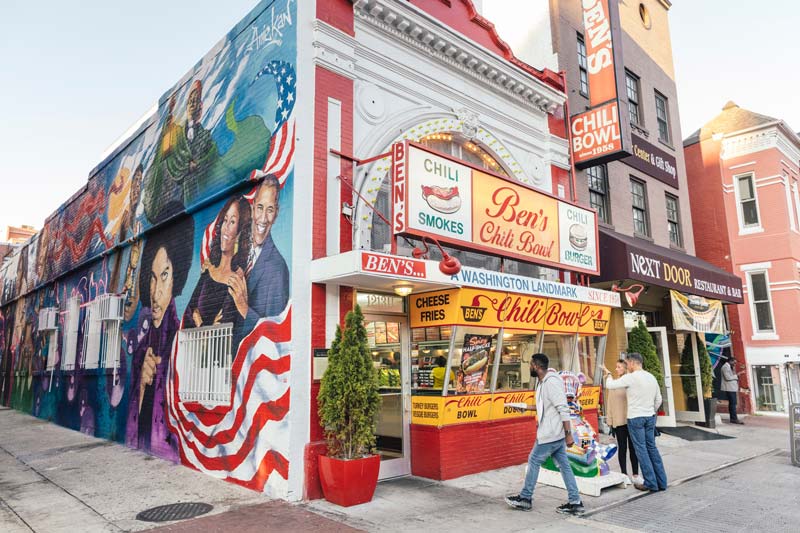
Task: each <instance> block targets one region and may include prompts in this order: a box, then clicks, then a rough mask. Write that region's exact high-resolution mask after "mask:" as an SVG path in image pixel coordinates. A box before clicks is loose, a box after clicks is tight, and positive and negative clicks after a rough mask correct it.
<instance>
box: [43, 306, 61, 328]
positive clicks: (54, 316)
mask: <svg viewBox="0 0 800 533" xmlns="http://www.w3.org/2000/svg"><path fill="white" fill-rule="evenodd" d="M56 329H58V308H57V307H45V308H44V309H39V331H52V330H56Z"/></svg>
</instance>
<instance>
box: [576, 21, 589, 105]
mask: <svg viewBox="0 0 800 533" xmlns="http://www.w3.org/2000/svg"><path fill="white" fill-rule="evenodd" d="M588 68H589V67H588V63H587V62H586V41H584V39H583V35H581V34H580V33H579V34H578V76H579V78H580V91H581V94H582V95H583V96H585V97H587V98H588V97H589V70H588Z"/></svg>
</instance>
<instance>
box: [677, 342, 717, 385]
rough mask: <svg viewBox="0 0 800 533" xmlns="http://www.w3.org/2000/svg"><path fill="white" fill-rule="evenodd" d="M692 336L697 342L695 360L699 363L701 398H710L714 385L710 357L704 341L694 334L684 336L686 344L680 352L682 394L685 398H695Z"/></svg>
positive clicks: (695, 382)
mask: <svg viewBox="0 0 800 533" xmlns="http://www.w3.org/2000/svg"><path fill="white" fill-rule="evenodd" d="M692 336H695V339H696V341H697V358H698V360H699V363H700V383H701V386H702V387H703V398H711V391H712V388H713V384H714V370H713V368H712V367H711V357H709V355H708V349H707V348H706V343H705V341H704V340H703V339H702V338H701V337H700V336H699V335H696V334H695V333H690V334H689V335H687V336H686V342H685V343H684V345H683V351H681V374H683V376H681V381H682V382H683V392H684V393H685V394H686V397H687V398H697V381H696V380H695V377H694V354H693V353H692Z"/></svg>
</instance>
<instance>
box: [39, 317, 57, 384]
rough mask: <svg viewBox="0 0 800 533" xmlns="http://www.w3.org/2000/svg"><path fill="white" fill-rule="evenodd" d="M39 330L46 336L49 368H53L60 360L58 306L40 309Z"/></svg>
mask: <svg viewBox="0 0 800 533" xmlns="http://www.w3.org/2000/svg"><path fill="white" fill-rule="evenodd" d="M39 332H40V333H41V334H42V335H44V336H45V343H46V344H45V349H46V350H47V367H46V368H47V370H53V369H54V368H55V366H56V363H57V362H58V308H57V307H44V308H42V309H39Z"/></svg>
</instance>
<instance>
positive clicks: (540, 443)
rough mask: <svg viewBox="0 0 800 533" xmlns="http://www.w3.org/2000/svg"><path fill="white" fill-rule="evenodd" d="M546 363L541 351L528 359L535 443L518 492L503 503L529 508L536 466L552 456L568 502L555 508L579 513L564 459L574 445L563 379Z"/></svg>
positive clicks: (575, 488)
mask: <svg viewBox="0 0 800 533" xmlns="http://www.w3.org/2000/svg"><path fill="white" fill-rule="evenodd" d="M549 365H550V360H549V359H548V358H547V356H546V355H545V354H543V353H537V354H535V355H534V356H533V357H532V358H531V375H534V374H535V375H536V376H537V377H538V378H539V384H538V385H537V386H536V398H535V401H536V405H535V406H534V407H529V408H528V409H529V410H533V411H536V418H537V421H538V423H539V424H538V429H537V431H536V443H535V444H534V445H533V449H532V450H531V454H530V456H528V472H527V474H526V475H525V484H524V485H523V487H522V490H521V491H520V492H519V494H517V495H514V496H506V503H507V504H508V505H509V506H510V507H513V508H514V509H519V510H522V511H530V510H531V501H532V500H533V490H534V489H535V488H536V480H537V479H538V478H539V468H540V467H541V466H542V463H544V462H545V461H546V460H547V458H548V457H552V458H553V460H554V461H555V463H556V464H557V465H558V469H559V470H560V471H561V478H562V479H563V480H564V485H565V486H566V487H567V495H568V496H569V501H568V502H567V503H565V504H564V505H561V506H559V507H557V508H556V511H557V512H559V513H562V514H572V515H580V514H583V511H584V508H583V503H582V502H581V497H580V494H579V493H578V483H577V482H576V481H575V474H573V473H572V468H571V467H570V465H569V459H568V458H567V447H568V446H572V445H573V444H575V441H574V440H573V438H572V429H571V427H570V419H569V407H568V406H567V396H566V394H565V393H564V382H563V381H562V380H561V378H560V377H558V374H557V373H556V372H555V370H551V369H549V368H548V367H549Z"/></svg>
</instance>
